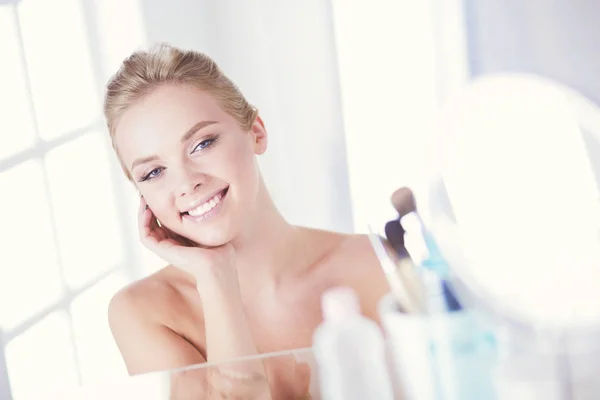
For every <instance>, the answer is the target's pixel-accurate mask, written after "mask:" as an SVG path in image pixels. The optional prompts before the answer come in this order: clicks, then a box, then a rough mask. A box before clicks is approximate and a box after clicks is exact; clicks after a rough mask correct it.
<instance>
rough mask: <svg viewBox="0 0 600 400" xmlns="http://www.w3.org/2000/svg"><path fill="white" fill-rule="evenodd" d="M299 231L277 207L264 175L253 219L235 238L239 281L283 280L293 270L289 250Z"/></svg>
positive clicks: (268, 281)
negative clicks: (290, 267) (265, 182)
mask: <svg viewBox="0 0 600 400" xmlns="http://www.w3.org/2000/svg"><path fill="white" fill-rule="evenodd" d="M297 232H298V228H296V227H294V226H292V225H291V224H289V223H288V222H287V221H286V220H285V219H284V218H283V216H282V215H281V213H280V212H279V210H277V207H275V204H274V203H273V200H272V199H271V196H270V194H269V192H268V190H267V188H266V186H265V184H264V182H263V180H262V178H261V180H260V184H259V193H258V196H257V202H256V210H255V212H254V213H253V218H252V219H251V220H250V221H248V224H247V225H246V227H245V229H244V230H243V231H242V232H240V234H239V235H238V237H237V238H236V239H234V240H233V241H232V244H233V246H234V248H235V253H236V265H237V269H238V276H239V279H240V283H242V282H244V281H252V282H256V281H261V282H263V283H273V284H276V283H277V282H278V281H280V280H281V278H282V277H283V276H284V275H285V273H286V272H288V271H289V270H290V269H289V268H286V267H289V266H290V261H292V260H290V258H291V256H292V255H291V253H290V251H289V249H290V247H291V246H290V245H291V244H292V243H293V240H294V238H295V235H296V234H297Z"/></svg>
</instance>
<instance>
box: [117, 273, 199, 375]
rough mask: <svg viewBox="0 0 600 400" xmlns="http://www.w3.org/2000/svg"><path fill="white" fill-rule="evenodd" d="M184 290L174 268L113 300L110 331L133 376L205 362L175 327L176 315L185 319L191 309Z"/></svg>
mask: <svg viewBox="0 0 600 400" xmlns="http://www.w3.org/2000/svg"><path fill="white" fill-rule="evenodd" d="M184 286H185V280H184V279H183V278H182V277H181V276H180V275H178V274H177V273H176V272H175V271H173V267H166V268H163V269H162V270H160V271H158V272H157V273H155V274H152V275H150V276H148V277H146V278H144V279H141V280H138V281H136V282H133V283H131V284H130V285H128V286H126V287H124V288H123V289H121V290H120V291H118V292H117V293H116V294H115V295H114V296H113V298H112V299H111V301H110V304H109V308H108V320H109V325H110V329H111V331H112V334H113V337H114V339H115V341H116V343H117V346H118V347H119V350H120V352H121V355H122V356H123V359H124V360H125V363H126V365H127V369H128V371H129V372H130V374H136V373H143V372H150V371H156V370H163V369H169V368H176V367H181V366H186V365H190V364H193V363H197V362H202V361H203V360H204V357H203V355H202V354H201V352H200V350H198V349H196V348H195V347H194V346H192V345H191V343H190V342H189V341H188V340H186V338H185V336H184V335H182V334H181V333H180V332H179V329H178V326H177V324H176V321H177V318H176V313H178V314H179V315H180V317H183V315H182V314H185V313H186V310H187V309H189V306H187V302H188V301H187V300H186V297H185V294H184V290H183V288H184ZM184 319H185V318H184Z"/></svg>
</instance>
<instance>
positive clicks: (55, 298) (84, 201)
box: [0, 0, 143, 400]
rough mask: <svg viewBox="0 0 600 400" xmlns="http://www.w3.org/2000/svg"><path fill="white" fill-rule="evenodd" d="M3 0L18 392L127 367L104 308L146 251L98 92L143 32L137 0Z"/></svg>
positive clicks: (9, 338) (11, 325)
mask: <svg viewBox="0 0 600 400" xmlns="http://www.w3.org/2000/svg"><path fill="white" fill-rule="evenodd" d="M4 3H5V2H4ZM0 4H2V5H0V52H1V54H2V62H1V63H0V88H1V90H0V114H1V118H0V187H1V188H2V196H0V221H2V229H0V243H2V252H1V254H2V258H1V262H2V268H0V329H1V331H0V333H2V335H0V339H1V340H2V341H1V342H0V344H1V345H2V346H3V349H4V352H0V357H1V355H2V354H4V357H5V360H4V361H5V362H6V367H7V374H8V381H9V383H10V391H11V392H12V395H13V397H14V399H16V400H19V399H20V398H29V397H30V396H31V395H32V394H33V392H32V390H36V389H37V391H48V390H51V388H52V387H53V386H54V387H65V386H68V385H74V384H79V383H89V382H91V381H94V380H98V379H100V378H101V379H104V378H106V377H110V376H114V375H122V374H125V368H124V365H123V362H122V360H121V357H120V355H119V353H118V350H117V348H116V345H115V344H114V341H113V339H112V336H111V334H110V330H109V328H108V321H107V316H106V311H107V306H108V302H109V300H110V298H111V297H112V295H113V294H114V293H115V292H116V291H117V290H118V289H119V288H121V287H123V286H124V285H125V284H127V283H128V282H130V281H131V280H132V279H135V278H138V277H139V274H138V273H136V271H138V270H137V268H138V267H139V262H138V261H137V260H139V254H138V253H137V249H136V246H137V242H136V241H134V238H135V236H134V235H132V232H133V231H132V226H134V224H135V221H132V218H131V217H132V216H131V215H130V214H128V212H127V210H129V209H130V206H131V205H130V203H129V201H128V199H127V192H124V191H123V187H124V186H123V185H122V183H119V181H118V180H116V179H115V177H116V176H117V174H118V173H119V167H118V166H117V165H116V160H115V159H114V157H113V156H112V154H111V152H112V150H111V149H110V143H109V138H108V135H107V133H106V130H105V127H104V121H103V118H102V107H101V99H102V91H101V89H102V86H103V85H104V83H105V81H106V79H107V76H108V74H107V73H105V72H106V71H113V70H114V69H115V66H116V64H118V63H119V62H120V60H121V59H122V58H123V57H124V56H125V55H126V54H127V53H129V52H131V51H132V50H133V49H135V48H137V47H138V46H140V45H141V44H143V43H142V38H143V35H142V34H141V32H142V30H141V24H139V10H138V9H137V0H127V1H116V0H114V1H113V0H109V1H102V2H100V1H98V2H89V1H86V2H84V1H81V0H54V1H47V0H23V1H20V2H14V4H12V3H10V2H9V4H3V3H0ZM49 16H52V17H51V18H49ZM57 20H58V21H57ZM109 21H110V23H109ZM57 22H58V23H57ZM131 195H132V196H135V194H134V193H133V191H132V193H131ZM0 361H2V360H0ZM0 365H1V364H0ZM1 371H2V369H1V368H0V373H1ZM2 381H3V380H2V377H0V382H2ZM31 382H36V385H35V387H33V388H32V386H31ZM8 390H9V389H8V388H7V387H1V386H0V397H1V398H5V396H6V395H7V393H8Z"/></svg>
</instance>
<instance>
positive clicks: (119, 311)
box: [108, 267, 181, 325]
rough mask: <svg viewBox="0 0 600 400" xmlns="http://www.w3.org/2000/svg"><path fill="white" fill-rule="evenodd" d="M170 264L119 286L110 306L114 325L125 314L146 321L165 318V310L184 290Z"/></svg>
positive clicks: (157, 320)
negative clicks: (180, 287) (180, 288)
mask: <svg viewBox="0 0 600 400" xmlns="http://www.w3.org/2000/svg"><path fill="white" fill-rule="evenodd" d="M170 268H171V267H165V268H163V269H161V270H160V271H158V272H156V273H154V274H152V275H150V276H148V277H145V278H143V279H140V280H138V281H135V282H132V283H131V284H129V285H127V286H125V287H124V288H122V289H121V290H119V291H118V292H117V293H116V294H115V295H114V296H113V298H112V299H111V301H110V304H109V308H108V316H109V321H110V322H111V325H112V324H113V323H117V324H118V323H121V322H122V321H123V319H124V318H123V317H124V316H127V318H135V319H136V320H144V321H146V322H157V323H162V322H164V321H161V317H160V314H161V311H163V310H164V309H168V308H170V305H171V304H173V303H177V302H178V301H181V294H180V291H179V290H178V288H177V283H176V281H174V280H173V278H172V274H171V273H170V271H169V270H170Z"/></svg>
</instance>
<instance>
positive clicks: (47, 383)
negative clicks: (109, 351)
mask: <svg viewBox="0 0 600 400" xmlns="http://www.w3.org/2000/svg"><path fill="white" fill-rule="evenodd" d="M6 363H7V367H8V377H9V380H10V386H11V389H12V392H13V399H14V400H20V399H32V398H40V399H41V398H44V397H43V396H40V395H42V394H43V393H44V392H52V391H55V390H57V389H58V388H61V387H62V388H64V387H66V386H73V385H77V384H78V376H77V366H76V363H75V357H74V348H73V344H72V341H71V334H70V329H69V320H68V317H67V314H66V313H65V312H54V313H52V314H50V315H48V316H47V317H45V318H44V319H42V320H41V321H40V322H38V323H37V324H35V325H34V326H32V327H31V328H30V329H28V330H27V331H25V332H24V333H23V334H21V335H20V336H18V337H16V338H15V339H13V340H11V341H10V342H8V344H7V346H6ZM40 392H41V393H40ZM36 396H38V397H36Z"/></svg>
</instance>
